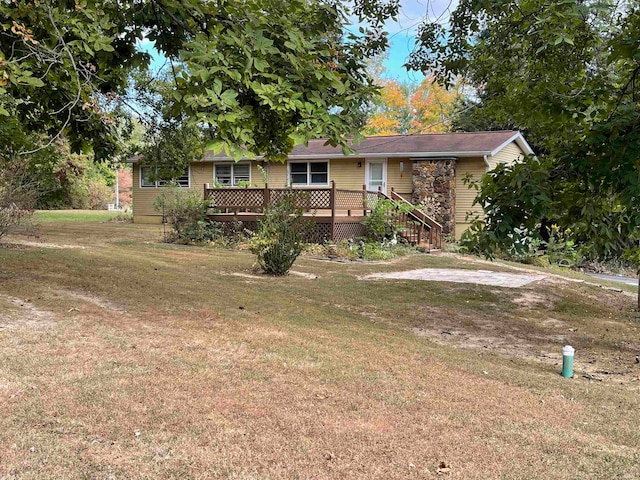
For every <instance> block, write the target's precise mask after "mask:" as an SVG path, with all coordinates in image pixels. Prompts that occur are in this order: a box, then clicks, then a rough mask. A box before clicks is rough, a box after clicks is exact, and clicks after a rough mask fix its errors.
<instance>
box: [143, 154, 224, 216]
mask: <svg viewBox="0 0 640 480" xmlns="http://www.w3.org/2000/svg"><path fill="white" fill-rule="evenodd" d="M189 182H190V188H191V189H193V190H198V191H200V192H202V191H203V190H204V184H205V183H209V184H212V183H213V164H212V163H209V162H196V163H192V164H191V166H190V169H189ZM160 192H162V188H161V187H159V188H157V187H140V165H138V164H134V165H133V188H132V201H133V215H134V221H136V218H135V217H138V219H137V221H139V222H140V223H143V222H144V218H143V217H145V216H161V213H160V212H157V211H156V210H155V208H154V207H153V203H154V202H155V200H156V198H157V197H158V195H159V194H160ZM144 223H146V222H144Z"/></svg>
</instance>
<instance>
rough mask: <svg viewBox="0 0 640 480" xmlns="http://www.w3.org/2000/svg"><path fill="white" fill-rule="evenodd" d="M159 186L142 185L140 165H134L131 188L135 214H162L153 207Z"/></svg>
mask: <svg viewBox="0 0 640 480" xmlns="http://www.w3.org/2000/svg"><path fill="white" fill-rule="evenodd" d="M159 192H160V189H159V188H155V187H144V188H141V187H140V165H138V164H134V165H133V186H132V189H131V201H132V203H133V214H134V216H144V215H160V214H159V213H158V212H156V211H155V209H154V208H153V202H154V201H155V200H156V197H157V196H158V193H159Z"/></svg>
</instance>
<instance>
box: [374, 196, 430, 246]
mask: <svg viewBox="0 0 640 480" xmlns="http://www.w3.org/2000/svg"><path fill="white" fill-rule="evenodd" d="M380 194H381V195H382V196H383V197H385V198H387V199H389V200H391V201H394V202H397V203H400V204H405V205H411V206H412V207H413V204H411V203H410V202H409V201H407V200H406V199H405V198H404V197H403V196H402V195H399V194H398V193H396V192H394V191H393V190H391V193H390V194H389V195H386V194H384V193H382V192H380ZM406 216H408V217H409V218H411V220H412V221H413V222H417V223H418V224H419V225H420V227H421V228H424V229H425V230H426V231H427V233H428V237H429V239H428V241H429V245H433V247H434V248H437V249H441V248H442V225H441V224H440V223H438V222H436V221H435V220H434V219H432V218H431V217H429V216H428V215H426V214H425V213H424V212H422V211H420V210H418V209H417V208H413V209H412V210H410V211H409V212H407V213H406ZM414 234H415V235H416V236H417V243H420V241H421V240H422V239H423V238H422V232H421V229H420V228H419V229H418V231H417V232H415V233H414Z"/></svg>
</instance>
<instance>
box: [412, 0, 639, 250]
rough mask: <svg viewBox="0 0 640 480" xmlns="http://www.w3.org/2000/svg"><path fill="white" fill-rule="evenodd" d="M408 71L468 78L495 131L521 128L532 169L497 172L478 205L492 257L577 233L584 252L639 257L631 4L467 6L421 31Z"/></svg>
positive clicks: (472, 2)
mask: <svg viewBox="0 0 640 480" xmlns="http://www.w3.org/2000/svg"><path fill="white" fill-rule="evenodd" d="M419 40H420V45H419V48H418V49H417V50H416V51H415V52H414V53H413V55H412V56H411V58H410V59H409V62H408V65H409V66H410V67H411V68H414V69H419V70H424V71H430V72H433V74H434V75H436V76H437V78H438V79H439V80H440V81H441V82H443V83H447V82H448V81H450V80H451V79H452V78H454V77H456V76H464V77H466V78H467V79H469V80H470V81H471V82H472V84H473V85H475V87H476V88H477V89H478V91H479V96H480V97H481V98H482V100H483V105H482V110H483V111H484V112H485V114H487V115H489V116H491V117H492V121H493V122H496V123H498V124H510V125H514V126H515V127H516V128H520V129H525V130H527V132H528V135H529V137H530V139H531V140H532V142H533V143H534V144H536V145H538V146H539V152H537V153H538V157H537V158H530V159H528V160H527V161H526V162H524V163H522V164H519V165H515V166H512V167H503V168H498V169H497V170H496V171H494V172H492V173H491V174H490V175H489V176H487V177H486V178H485V180H484V182H483V185H482V190H481V193H480V195H479V197H478V199H479V202H480V203H482V204H483V206H484V207H485V210H486V212H487V215H486V218H485V220H484V222H481V223H478V225H477V227H478V228H477V231H476V235H475V236H474V237H473V240H474V242H475V243H474V245H475V246H476V247H478V248H480V249H481V250H483V251H485V252H487V253H490V254H491V253H493V252H495V251H496V249H498V248H503V249H504V248H514V247H519V246H523V245H525V244H526V239H531V238H535V237H537V236H539V235H542V236H544V234H545V233H544V232H545V227H546V226H549V225H550V224H552V223H553V224H556V225H559V226H560V227H561V228H565V229H571V230H570V234H571V235H572V237H573V238H574V239H575V240H577V241H578V242H580V244H581V245H582V246H583V249H584V251H585V253H588V254H591V255H594V256H599V257H606V256H609V255H618V254H620V253H621V252H622V251H624V250H626V251H627V252H631V251H634V250H635V252H636V255H637V252H638V249H637V248H634V247H635V246H637V239H638V228H639V226H640V208H638V204H639V202H640V107H639V104H638V100H639V99H640V90H639V89H640V81H639V78H638V76H639V72H640V9H639V8H638V6H637V3H635V2H608V1H588V2H583V1H577V0H550V1H549V0H545V1H542V0H462V1H461V2H460V3H459V5H458V7H457V8H456V10H455V11H454V13H453V15H452V16H451V22H450V25H449V27H447V28H445V27H442V26H440V25H438V24H437V23H435V22H428V21H427V22H426V23H425V24H424V26H423V27H422V29H421V31H420V39H419Z"/></svg>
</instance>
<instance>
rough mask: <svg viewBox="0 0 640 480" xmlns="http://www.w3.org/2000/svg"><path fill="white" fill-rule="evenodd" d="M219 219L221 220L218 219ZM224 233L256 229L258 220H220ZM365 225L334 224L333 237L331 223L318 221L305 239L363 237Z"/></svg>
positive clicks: (314, 241) (328, 239)
mask: <svg viewBox="0 0 640 480" xmlns="http://www.w3.org/2000/svg"><path fill="white" fill-rule="evenodd" d="M218 221H219V220H218ZM219 223H220V226H221V228H222V232H223V234H224V235H237V234H239V233H242V232H244V231H245V230H249V231H252V232H254V231H256V230H257V228H258V222H257V221H255V220H234V221H219ZM364 235H365V229H364V226H363V225H362V224H361V223H359V222H340V223H336V224H335V225H334V233H333V239H332V238H331V224H330V223H325V222H322V223H319V222H316V223H314V225H313V228H312V229H311V230H310V231H309V232H308V233H307V235H305V241H307V242H311V243H324V242H327V241H331V240H333V241H335V242H338V241H340V240H346V239H348V238H356V237H363V236H364Z"/></svg>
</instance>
